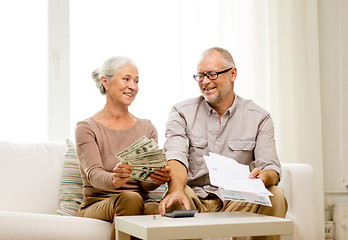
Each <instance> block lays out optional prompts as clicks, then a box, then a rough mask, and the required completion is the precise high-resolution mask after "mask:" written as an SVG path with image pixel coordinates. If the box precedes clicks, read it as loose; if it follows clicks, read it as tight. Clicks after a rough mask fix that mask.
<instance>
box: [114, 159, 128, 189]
mask: <svg viewBox="0 0 348 240" xmlns="http://www.w3.org/2000/svg"><path fill="white" fill-rule="evenodd" d="M113 172H114V175H113V176H112V184H113V185H114V186H115V187H116V188H120V187H121V186H122V185H124V184H125V183H127V182H128V181H129V180H130V174H131V173H132V166H131V165H129V164H127V163H124V162H119V163H118V164H117V165H116V167H115V168H114V169H113Z"/></svg>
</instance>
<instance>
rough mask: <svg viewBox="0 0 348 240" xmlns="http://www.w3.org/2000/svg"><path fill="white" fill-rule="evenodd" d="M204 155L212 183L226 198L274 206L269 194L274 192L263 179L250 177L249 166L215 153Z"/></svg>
mask: <svg viewBox="0 0 348 240" xmlns="http://www.w3.org/2000/svg"><path fill="white" fill-rule="evenodd" d="M203 157H204V160H205V163H206V165H207V167H208V170H209V176H210V183H211V184H212V185H214V186H217V187H219V189H220V191H221V194H222V196H223V197H224V199H226V200H234V201H241V202H252V203H257V204H262V205H266V206H272V204H271V201H270V200H269V196H273V194H272V193H271V192H270V191H268V189H267V188H266V187H265V185H264V184H263V182H262V180H261V179H250V178H249V174H250V172H249V166H247V165H243V164H240V163H238V162H237V161H235V160H234V159H232V158H228V157H224V156H221V155H218V154H215V153H209V156H203Z"/></svg>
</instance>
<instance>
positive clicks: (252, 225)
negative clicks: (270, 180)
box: [115, 212, 293, 239]
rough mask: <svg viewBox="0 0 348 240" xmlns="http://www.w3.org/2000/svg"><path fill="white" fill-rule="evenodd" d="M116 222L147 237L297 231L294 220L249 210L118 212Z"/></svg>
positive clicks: (241, 234)
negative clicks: (173, 215) (170, 213)
mask: <svg viewBox="0 0 348 240" xmlns="http://www.w3.org/2000/svg"><path fill="white" fill-rule="evenodd" d="M115 223H116V224H115V227H116V230H119V231H122V232H125V233H128V234H131V235H132V234H135V236H138V237H141V238H143V239H151V237H150V236H152V237H154V236H158V235H159V234H162V236H163V234H168V235H171V236H175V237H176V238H177V239H180V237H181V236H182V235H183V233H182V232H184V233H185V236H186V237H188V236H191V237H199V236H204V237H223V236H228V235H230V236H235V237H238V236H258V235H265V234H267V235H276V234H277V235H278V234H279V235H280V234H293V221H292V220H289V219H284V218H277V217H271V216H265V215H261V214H255V213H248V212H218V213H197V214H196V215H195V216H194V217H186V218H169V217H162V216H161V215H143V216H118V217H115ZM137 234H140V235H137ZM153 239H155V238H153ZM168 239H169V238H168Z"/></svg>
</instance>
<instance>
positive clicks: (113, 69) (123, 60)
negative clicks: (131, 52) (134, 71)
mask: <svg viewBox="0 0 348 240" xmlns="http://www.w3.org/2000/svg"><path fill="white" fill-rule="evenodd" d="M128 64H130V65H133V66H134V67H136V68H137V66H136V65H135V63H134V61H133V60H132V59H130V58H128V57H124V56H118V57H111V58H109V59H107V60H106V61H105V62H104V63H103V65H102V66H101V67H100V68H97V69H96V70H94V71H93V72H92V78H93V80H94V81H95V84H96V86H97V88H98V89H99V91H100V93H101V94H103V95H105V94H106V91H105V88H104V86H103V83H102V81H101V77H102V76H106V77H107V78H108V79H109V78H110V77H112V76H114V75H115V74H117V72H118V70H119V69H120V68H121V67H123V66H125V65H128Z"/></svg>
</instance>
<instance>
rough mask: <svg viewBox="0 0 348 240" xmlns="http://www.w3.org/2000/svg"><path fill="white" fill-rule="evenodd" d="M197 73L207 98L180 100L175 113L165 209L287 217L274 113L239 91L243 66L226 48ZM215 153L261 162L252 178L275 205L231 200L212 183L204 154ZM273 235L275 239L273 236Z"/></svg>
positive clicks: (208, 54) (212, 52) (206, 58)
mask: <svg viewBox="0 0 348 240" xmlns="http://www.w3.org/2000/svg"><path fill="white" fill-rule="evenodd" d="M197 70H198V72H197V73H196V74H194V75H193V77H194V79H195V80H196V81H197V82H198V86H199V88H200V91H201V93H202V96H199V97H197V98H193V99H189V100H186V101H183V102H180V103H178V104H176V105H175V106H174V107H173V108H172V109H171V112H170V114H169V118H168V122H167V129H166V138H167V139H166V142H165V145H164V149H165V152H166V156H167V159H168V160H169V161H168V165H169V166H170V167H171V175H172V176H171V180H170V182H169V185H168V186H169V188H168V192H167V195H166V197H165V198H164V199H163V200H162V202H161V203H160V213H161V215H164V214H165V213H166V211H168V212H170V211H173V210H175V209H181V210H182V209H198V211H199V212H231V211H246V212H254V213H259V214H265V215H271V216H277V217H285V214H286V211H287V202H286V199H285V197H284V194H283V191H282V189H281V188H279V187H277V186H276V185H277V184H278V182H279V180H280V176H281V168H280V163H279V160H278V157H277V152H276V148H275V141H274V125H273V122H272V119H271V116H270V114H269V113H268V112H266V111H265V110H263V109H262V108H260V107H259V106H257V105H256V104H255V103H254V102H253V101H251V100H245V99H243V98H241V97H239V96H238V95H236V94H235V93H234V82H235V80H236V77H237V68H236V66H235V64H234V60H233V58H232V56H231V54H230V53H229V52H228V51H227V50H225V49H222V48H210V49H208V50H206V51H205V52H204V53H203V54H202V55H201V58H200V60H199V62H198V68H197ZM209 152H213V153H217V154H220V155H223V156H226V157H230V158H233V159H234V160H236V161H237V162H239V163H242V164H249V163H251V162H254V163H255V166H256V168H255V169H254V170H253V171H252V172H251V173H250V176H249V177H250V178H259V179H261V180H262V181H263V183H264V184H265V186H266V187H267V189H268V190H270V191H271V192H272V193H273V195H274V196H272V197H271V198H270V200H271V203H272V207H268V206H263V205H259V204H254V203H248V202H238V201H226V200H224V199H223V198H222V196H221V194H220V193H219V190H218V188H217V187H215V186H212V185H211V184H210V180H209V172H208V169H207V166H206V165H205V162H204V159H203V155H209ZM267 239H272V237H267Z"/></svg>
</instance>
